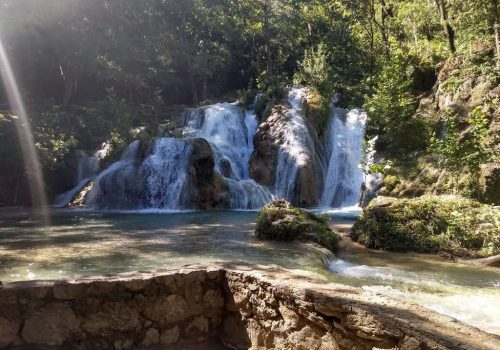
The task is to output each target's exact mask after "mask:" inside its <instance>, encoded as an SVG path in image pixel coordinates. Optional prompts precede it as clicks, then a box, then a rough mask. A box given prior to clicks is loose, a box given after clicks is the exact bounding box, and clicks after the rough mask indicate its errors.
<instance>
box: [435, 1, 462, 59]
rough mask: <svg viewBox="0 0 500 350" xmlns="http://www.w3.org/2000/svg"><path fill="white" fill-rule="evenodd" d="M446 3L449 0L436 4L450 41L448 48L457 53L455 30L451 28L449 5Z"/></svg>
mask: <svg viewBox="0 0 500 350" xmlns="http://www.w3.org/2000/svg"><path fill="white" fill-rule="evenodd" d="M446 1H447V0H436V4H437V6H438V9H439V14H440V15H441V23H442V24H443V28H444V33H445V35H446V38H447V39H448V46H449V48H450V51H451V52H452V53H455V52H456V51H457V48H456V46H455V30H454V29H453V27H452V26H451V24H450V21H449V18H448V4H447V3H446Z"/></svg>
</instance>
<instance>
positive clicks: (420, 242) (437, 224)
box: [351, 196, 500, 257]
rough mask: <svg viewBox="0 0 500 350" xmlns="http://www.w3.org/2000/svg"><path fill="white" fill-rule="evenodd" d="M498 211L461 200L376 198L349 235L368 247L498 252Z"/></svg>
mask: <svg viewBox="0 0 500 350" xmlns="http://www.w3.org/2000/svg"><path fill="white" fill-rule="evenodd" d="M499 222H500V209H498V208H496V207H493V206H490V205H484V204H481V203H479V202H476V201H474V200H471V199H466V198H462V197H457V196H422V197H418V198H412V199H397V198H391V197H378V198H376V199H374V200H373V201H372V202H371V203H370V204H369V205H368V207H367V208H366V209H365V210H364V212H363V214H362V216H361V218H360V219H359V220H358V222H356V224H355V225H354V227H353V229H352V232H351V237H352V238H353V240H355V241H358V242H359V243H362V244H363V245H365V246H367V247H369V248H375V249H387V250H392V251H416V252H429V253H438V252H446V253H449V254H452V255H455V256H464V257H486V256H491V255H495V254H500V226H499Z"/></svg>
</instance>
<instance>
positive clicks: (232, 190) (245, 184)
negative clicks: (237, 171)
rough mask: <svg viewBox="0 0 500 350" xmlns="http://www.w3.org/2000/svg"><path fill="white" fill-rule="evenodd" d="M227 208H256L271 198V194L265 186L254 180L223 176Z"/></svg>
mask: <svg viewBox="0 0 500 350" xmlns="http://www.w3.org/2000/svg"><path fill="white" fill-rule="evenodd" d="M224 186H225V187H226V196H225V197H226V198H223V200H224V202H225V203H227V205H226V206H227V208H228V209H256V208H260V207H262V206H264V205H266V204H267V203H269V202H271V201H272V200H273V194H272V193H271V191H269V190H268V189H267V188H266V187H264V186H262V185H259V184H258V183H257V182H255V181H254V180H240V181H236V180H233V179H228V178H224Z"/></svg>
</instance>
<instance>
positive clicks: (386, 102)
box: [365, 55, 430, 159]
mask: <svg viewBox="0 0 500 350" xmlns="http://www.w3.org/2000/svg"><path fill="white" fill-rule="evenodd" d="M408 70H409V67H408V62H407V61H406V60H405V59H404V58H403V57H402V56H401V55H395V56H394V57H393V58H392V59H391V60H390V61H389V62H388V63H387V65H385V66H384V67H383V69H382V71H381V73H380V74H379V76H378V77H377V79H376V81H375V89H374V92H373V93H372V95H371V96H369V97H368V98H367V100H366V103H365V108H366V109H367V111H368V113H369V117H370V119H369V121H368V128H369V129H368V131H369V132H370V133H372V134H375V135H378V136H379V139H378V142H377V148H378V149H379V150H383V151H385V152H386V153H387V154H388V155H390V156H391V157H394V158H396V159H408V158H412V157H413V156H414V154H415V153H419V152H421V151H423V150H425V149H426V147H427V142H428V140H429V139H430V133H429V126H428V125H427V124H426V123H425V122H424V121H423V120H420V119H416V118H413V114H414V113H415V110H416V108H417V102H416V99H415V98H414V97H413V96H412V95H411V93H410V91H411V88H412V83H413V82H412V79H411V77H410V74H409V72H407V71H408Z"/></svg>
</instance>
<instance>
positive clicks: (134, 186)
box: [85, 140, 140, 209]
mask: <svg viewBox="0 0 500 350" xmlns="http://www.w3.org/2000/svg"><path fill="white" fill-rule="evenodd" d="M139 146H140V142H139V141H138V140H136V141H134V142H132V143H131V144H130V145H128V147H127V149H126V150H125V151H124V152H123V154H122V156H121V159H120V160H119V161H118V162H116V163H113V164H111V166H110V167H109V168H107V169H106V170H104V171H103V172H102V173H100V174H99V176H97V177H96V179H95V180H94V185H93V187H92V190H91V191H90V193H89V196H88V199H86V201H85V204H87V205H89V206H91V207H95V208H106V209H123V208H132V207H135V206H137V205H138V204H139V201H138V197H139V193H140V190H139V188H138V187H139V181H140V180H139V177H138V169H137V166H136V158H137V153H138V151H139Z"/></svg>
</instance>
